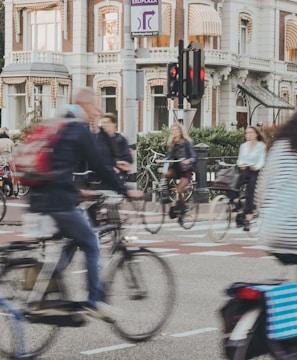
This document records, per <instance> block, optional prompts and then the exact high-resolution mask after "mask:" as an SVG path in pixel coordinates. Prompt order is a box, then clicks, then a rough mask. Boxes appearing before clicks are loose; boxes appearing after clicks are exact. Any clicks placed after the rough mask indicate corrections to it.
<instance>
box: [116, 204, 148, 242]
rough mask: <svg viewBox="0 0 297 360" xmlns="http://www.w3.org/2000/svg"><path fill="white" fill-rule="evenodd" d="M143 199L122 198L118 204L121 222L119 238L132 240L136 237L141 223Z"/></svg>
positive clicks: (141, 228)
mask: <svg viewBox="0 0 297 360" xmlns="http://www.w3.org/2000/svg"><path fill="white" fill-rule="evenodd" d="M142 209H143V200H141V199H140V200H134V199H131V198H127V197H126V198H124V199H123V200H122V201H121V202H120V203H119V205H118V212H119V217H120V223H121V230H120V233H121V234H120V237H121V239H126V240H133V239H135V238H136V237H137V233H138V231H139V230H143V225H142V216H141V214H142Z"/></svg>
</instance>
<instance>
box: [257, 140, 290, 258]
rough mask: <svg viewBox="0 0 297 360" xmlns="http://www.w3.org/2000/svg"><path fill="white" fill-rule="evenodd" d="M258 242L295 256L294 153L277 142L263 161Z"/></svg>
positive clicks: (284, 142)
mask: <svg viewBox="0 0 297 360" xmlns="http://www.w3.org/2000/svg"><path fill="white" fill-rule="evenodd" d="M256 203H257V206H258V208H259V211H260V219H261V228H260V234H259V236H260V239H261V240H262V241H263V242H264V243H265V245H267V246H268V247H269V248H270V250H272V251H274V252H278V253H294V254H297V152H296V151H294V150H292V148H291V145H290V142H289V141H288V140H277V141H275V143H274V144H273V146H272V148H271V149H270V152H269V153H268V155H267V157H266V162H265V166H264V169H263V170H262V172H261V174H260V176H259V179H258V183H257V189H256Z"/></svg>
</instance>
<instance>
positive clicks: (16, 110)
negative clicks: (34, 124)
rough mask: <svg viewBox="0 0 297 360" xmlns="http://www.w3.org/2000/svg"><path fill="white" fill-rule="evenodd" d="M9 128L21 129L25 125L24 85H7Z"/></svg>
mask: <svg viewBox="0 0 297 360" xmlns="http://www.w3.org/2000/svg"><path fill="white" fill-rule="evenodd" d="M7 108H8V109H9V121H10V128H12V129H21V128H23V127H24V126H25V125H28V124H26V120H27V119H26V89H25V83H22V84H17V85H8V104H7Z"/></svg>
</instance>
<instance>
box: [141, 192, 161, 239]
mask: <svg viewBox="0 0 297 360" xmlns="http://www.w3.org/2000/svg"><path fill="white" fill-rule="evenodd" d="M164 200H165V199H164V196H163V192H162V190H157V189H156V190H152V191H149V192H148V193H147V194H146V195H145V199H144V204H143V213H142V216H143V224H144V228H145V229H146V230H147V231H149V232H150V233H151V234H156V233H157V232H158V231H159V230H160V229H161V227H162V225H163V223H164V219H165V201H164Z"/></svg>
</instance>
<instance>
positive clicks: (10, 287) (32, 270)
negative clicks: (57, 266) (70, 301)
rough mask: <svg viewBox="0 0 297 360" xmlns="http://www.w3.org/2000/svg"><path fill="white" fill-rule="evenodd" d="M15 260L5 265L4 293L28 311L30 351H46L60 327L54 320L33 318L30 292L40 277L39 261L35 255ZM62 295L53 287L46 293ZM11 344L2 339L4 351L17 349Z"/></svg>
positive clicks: (0, 286)
mask: <svg viewBox="0 0 297 360" xmlns="http://www.w3.org/2000/svg"><path fill="white" fill-rule="evenodd" d="M14 260H15V261H14V263H12V264H11V265H6V266H4V267H3V269H2V271H1V274H0V297H3V298H5V299H7V300H8V301H11V302H13V303H14V304H16V306H17V308H18V309H20V310H21V311H22V312H23V313H24V316H25V320H26V321H25V322H24V324H23V328H24V341H25V344H26V353H28V354H30V356H32V357H33V356H37V355H38V354H40V353H42V352H43V351H44V350H45V349H46V348H47V347H48V346H49V345H50V344H51V343H52V341H53V340H54V339H55V338H56V336H57V334H58V330H59V327H57V326H56V325H55V324H50V323H48V324H44V323H41V322H37V323H34V322H32V319H33V318H32V317H31V316H30V315H29V313H28V312H27V310H26V309H27V306H28V302H27V301H28V298H29V295H30V293H31V290H32V288H33V284H34V282H35V280H36V276H37V273H36V269H38V266H37V265H38V262H37V261H36V260H34V259H31V258H24V259H14ZM37 271H38V270H37ZM59 297H60V294H59V290H58V289H52V291H51V290H50V289H49V291H48V292H47V293H46V299H57V298H59ZM33 321H34V319H33ZM0 338H1V336H0ZM10 346H12V344H9V343H2V342H1V341H0V348H1V351H5V352H7V353H9V352H11V353H12V352H13V351H14V349H12V348H11V349H10Z"/></svg>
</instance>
